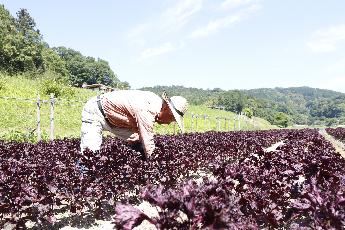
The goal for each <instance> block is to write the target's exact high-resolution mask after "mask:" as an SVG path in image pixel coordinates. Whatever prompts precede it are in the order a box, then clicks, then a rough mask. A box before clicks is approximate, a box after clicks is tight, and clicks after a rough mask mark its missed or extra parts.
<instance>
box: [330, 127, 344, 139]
mask: <svg viewBox="0 0 345 230" xmlns="http://www.w3.org/2000/svg"><path fill="white" fill-rule="evenodd" d="M326 132H327V133H328V134H330V135H331V136H333V137H334V138H335V139H337V140H339V141H342V142H343V143H345V128H342V127H338V128H327V129H326Z"/></svg>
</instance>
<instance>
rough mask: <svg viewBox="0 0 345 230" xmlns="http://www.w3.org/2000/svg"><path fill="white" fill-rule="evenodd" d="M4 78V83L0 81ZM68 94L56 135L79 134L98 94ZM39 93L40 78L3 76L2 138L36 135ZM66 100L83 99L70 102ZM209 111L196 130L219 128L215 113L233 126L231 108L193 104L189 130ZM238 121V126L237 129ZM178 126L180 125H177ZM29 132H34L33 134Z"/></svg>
mask: <svg viewBox="0 0 345 230" xmlns="http://www.w3.org/2000/svg"><path fill="white" fill-rule="evenodd" d="M1 82H2V83H1ZM66 91H67V92H68V93H67V94H64V95H63V96H61V97H60V98H58V99H59V103H57V104H56V105H55V108H54V109H55V113H54V123H55V137H56V138H63V137H79V134H80V126H81V110H82V107H83V102H85V101H87V99H88V98H90V97H92V96H94V95H97V92H93V91H90V90H85V89H80V88H66ZM38 94H39V95H40V97H41V99H43V100H48V99H49V96H48V95H44V94H43V93H42V90H41V82H40V81H38V80H36V81H35V80H29V79H27V78H24V77H15V78H13V77H12V78H9V77H6V78H4V77H3V76H2V79H0V117H1V119H0V139H20V138H22V137H23V136H25V137H32V138H34V137H33V136H34V135H35V128H36V124H37V106H36V101H35V100H36V98H37V95H38ZM2 97H15V98H30V99H33V101H19V100H4V99H3V98H2ZM66 100H72V101H80V102H67V101H66ZM192 113H193V114H200V115H201V114H207V115H208V116H209V117H210V118H209V121H210V124H208V123H205V122H204V118H203V117H202V116H199V119H198V124H197V127H198V129H197V131H199V132H203V131H207V130H210V129H211V130H217V123H216V117H227V118H229V120H230V124H229V123H228V122H229V120H228V121H227V123H226V125H225V124H224V119H221V122H220V129H221V130H223V131H225V130H228V129H229V128H230V129H231V130H233V129H234V121H236V120H234V116H235V115H234V114H233V113H231V112H226V111H220V110H214V109H210V108H206V107H203V106H190V108H189V110H188V114H186V116H185V129H186V131H187V132H191V131H193V130H194V131H196V122H195V119H194V124H193V127H194V128H193V129H192V124H191V114H192ZM49 124H50V104H49V103H44V104H43V105H42V106H41V129H42V132H43V138H44V139H48V138H49V132H50V131H49V130H50V128H49V127H50V126H49ZM237 124H238V121H236V126H235V128H236V129H238V125H237ZM176 128H177V127H176ZM253 128H255V129H269V128H274V127H273V126H271V125H270V124H269V123H268V122H267V121H264V120H262V119H259V118H255V127H254V126H253V121H252V120H251V121H249V122H247V123H245V122H244V121H241V129H253ZM155 129H156V131H157V133H161V134H167V133H168V134H173V133H174V129H175V128H174V125H173V124H171V125H169V126H164V127H163V126H160V125H156V127H155ZM30 133H32V134H31V135H30Z"/></svg>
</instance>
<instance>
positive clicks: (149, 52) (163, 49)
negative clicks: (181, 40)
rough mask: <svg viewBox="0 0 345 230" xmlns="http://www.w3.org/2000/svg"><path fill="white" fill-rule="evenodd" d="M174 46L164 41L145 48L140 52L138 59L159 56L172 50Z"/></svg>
mask: <svg viewBox="0 0 345 230" xmlns="http://www.w3.org/2000/svg"><path fill="white" fill-rule="evenodd" d="M175 49H176V48H175V47H174V46H173V45H172V44H171V43H170V42H166V43H164V44H162V45H160V46H157V47H154V48H147V49H145V50H144V51H142V52H141V53H140V57H139V59H140V60H145V59H148V58H151V57H155V56H159V55H162V54H166V53H169V52H172V51H174V50H175Z"/></svg>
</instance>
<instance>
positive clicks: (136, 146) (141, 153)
mask: <svg viewBox="0 0 345 230" xmlns="http://www.w3.org/2000/svg"><path fill="white" fill-rule="evenodd" d="M129 147H130V148H131V149H133V150H134V151H136V152H137V153H138V154H139V156H140V159H141V160H143V161H146V160H147V158H146V154H145V151H144V147H143V145H142V144H141V143H140V142H135V143H133V144H129Z"/></svg>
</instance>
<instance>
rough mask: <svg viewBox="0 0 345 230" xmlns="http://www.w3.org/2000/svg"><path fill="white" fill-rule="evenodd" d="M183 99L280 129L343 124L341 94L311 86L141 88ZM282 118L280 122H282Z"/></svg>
mask: <svg viewBox="0 0 345 230" xmlns="http://www.w3.org/2000/svg"><path fill="white" fill-rule="evenodd" d="M142 89H145V90H151V91H153V92H156V93H160V92H162V91H163V90H165V91H167V92H168V93H169V94H171V95H182V96H185V97H186V98H187V99H188V100H189V101H190V102H191V103H192V104H197V105H206V106H213V107H224V108H225V109H226V110H227V111H232V112H236V113H239V112H246V113H248V112H249V113H252V114H253V115H254V116H257V117H262V118H264V119H266V120H268V121H270V122H271V123H273V124H277V125H280V126H283V127H284V126H289V125H293V124H297V125H321V126H332V125H338V124H344V123H345V94H344V93H340V92H335V91H332V90H326V89H318V88H311V87H290V88H259V89H251V90H228V91H225V90H222V89H219V88H217V89H212V90H210V89H208V90H204V89H197V88H186V87H183V86H154V87H146V88H142ZM282 119H283V121H284V122H282Z"/></svg>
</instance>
